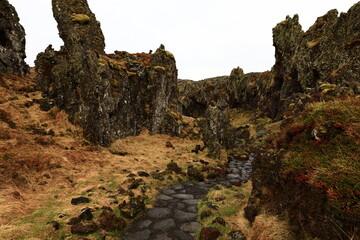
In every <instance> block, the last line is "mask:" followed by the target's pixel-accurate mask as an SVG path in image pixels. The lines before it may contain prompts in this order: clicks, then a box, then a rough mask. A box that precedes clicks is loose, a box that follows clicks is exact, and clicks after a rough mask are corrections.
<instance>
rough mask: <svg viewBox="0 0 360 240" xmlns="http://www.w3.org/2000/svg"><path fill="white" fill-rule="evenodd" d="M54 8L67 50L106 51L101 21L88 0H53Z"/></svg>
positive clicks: (60, 33)
mask: <svg viewBox="0 0 360 240" xmlns="http://www.w3.org/2000/svg"><path fill="white" fill-rule="evenodd" d="M52 8H53V14H54V17H55V19H56V21H57V23H58V29H59V35H60V37H61V38H62V40H63V41H64V44H65V48H66V49H67V50H71V51H82V50H95V51H97V52H98V53H101V54H104V53H105V52H104V49H105V41H104V35H103V33H102V31H101V28H100V22H98V21H97V20H96V17H95V14H94V13H93V12H92V11H91V10H90V8H89V4H88V3H87V1H86V0H67V1H64V0H52Z"/></svg>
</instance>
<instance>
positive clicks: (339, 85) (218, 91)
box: [179, 3, 360, 119]
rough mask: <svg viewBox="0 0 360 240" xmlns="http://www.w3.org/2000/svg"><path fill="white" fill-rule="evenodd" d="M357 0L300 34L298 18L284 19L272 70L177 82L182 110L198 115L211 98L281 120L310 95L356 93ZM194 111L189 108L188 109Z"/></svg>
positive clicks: (276, 31)
mask: <svg viewBox="0 0 360 240" xmlns="http://www.w3.org/2000/svg"><path fill="white" fill-rule="evenodd" d="M359 22H360V3H357V4H355V5H354V6H353V7H352V8H351V9H350V10H349V11H348V12H347V13H341V14H340V15H339V16H338V12H337V11H336V10H331V11H329V12H328V13H327V14H325V15H324V16H322V17H319V18H318V19H317V21H316V22H315V24H314V25H313V26H312V27H310V28H309V30H308V31H306V32H304V31H303V30H302V29H301V25H300V24H299V17H298V16H297V15H295V16H294V17H293V18H291V17H289V16H288V17H286V19H285V20H284V21H282V22H281V23H279V24H277V25H276V27H274V28H273V44H274V47H275V65H274V66H273V68H272V69H271V71H267V72H263V73H249V74H244V73H243V70H242V69H241V68H235V69H233V71H232V72H231V74H230V76H228V77H227V76H224V77H220V78H213V79H207V80H203V81H200V82H191V81H182V82H181V83H180V84H179V86H180V88H179V89H180V96H181V104H182V109H183V113H184V114H185V115H193V116H199V115H203V114H204V109H206V106H208V105H209V103H210V102H211V101H214V100H215V101H217V102H219V103H220V104H221V105H224V104H225V105H227V106H228V107H242V108H247V109H251V110H258V111H261V112H264V113H266V114H267V115H268V116H270V117H272V118H278V119H280V118H282V117H283V113H284V112H285V111H286V110H287V109H288V108H289V105H295V108H296V110H298V111H301V110H302V109H303V107H304V105H305V103H306V102H308V101H310V100H311V99H310V96H311V95H315V94H321V95H346V94H359V93H360V80H359V79H360V54H359V53H360V35H359V28H360V25H359ZM192 109H193V110H192Z"/></svg>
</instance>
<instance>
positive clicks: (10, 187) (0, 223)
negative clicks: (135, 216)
mask: <svg viewBox="0 0 360 240" xmlns="http://www.w3.org/2000/svg"><path fill="white" fill-rule="evenodd" d="M32 78H33V76H30V77H27V78H19V77H16V76H13V75H6V76H4V75H1V81H0V82H1V84H0V109H2V110H4V111H6V112H8V113H9V116H10V117H9V118H10V120H11V121H13V122H14V123H15V124H16V128H10V127H9V125H8V124H7V123H6V122H4V121H0V132H1V133H2V134H1V136H4V137H2V138H0V239H6V240H10V239H59V236H58V235H56V234H59V233H54V231H53V230H52V229H51V228H49V226H48V225H46V223H47V222H48V221H52V220H57V221H58V220H59V221H60V220H61V221H66V220H67V219H68V218H70V217H72V216H74V215H78V214H79V212H80V210H81V208H83V207H84V206H73V205H71V204H70V200H71V198H73V197H78V196H80V195H84V194H85V192H86V190H89V189H99V187H101V186H103V187H105V188H106V189H109V190H113V191H116V189H117V188H118V186H123V187H124V188H125V189H126V188H127V186H128V184H129V183H128V182H127V177H126V176H127V175H128V174H129V173H134V174H136V173H137V171H146V172H148V173H150V172H151V171H154V170H161V171H163V170H165V168H166V165H167V163H169V162H170V161H171V160H173V161H175V162H177V163H178V164H179V165H180V166H182V167H183V168H185V167H186V166H187V165H189V164H191V163H193V161H194V160H199V159H203V160H205V161H208V162H213V160H211V159H208V158H206V157H205V154H206V151H204V152H202V153H200V154H198V155H196V154H194V153H191V149H193V148H194V146H195V145H196V144H200V142H198V141H191V140H185V139H180V138H175V137H169V136H167V135H154V136H150V135H149V133H148V131H147V130H146V129H144V130H143V131H142V133H141V135H140V136H137V137H127V138H125V139H122V140H118V141H116V142H115V143H114V144H113V145H112V146H111V147H110V149H111V150H118V151H123V152H127V153H128V154H127V155H126V156H118V155H114V154H111V153H110V151H109V150H108V149H107V148H103V147H99V146H92V145H88V144H84V143H86V140H85V139H84V138H83V137H82V130H81V128H79V127H76V126H74V125H73V124H71V123H70V122H69V121H68V120H67V114H66V113H64V112H63V111H60V110H59V109H56V108H53V109H51V110H50V111H49V112H43V111H41V110H40V109H39V105H38V104H35V103H33V102H34V100H35V99H40V98H41V93H40V92H37V91H33V90H31V91H30V90H29V87H28V86H34V85H35V84H34V82H33V81H32ZM27 87H28V88H27ZM39 129H40V130H41V131H43V132H45V133H47V132H49V131H50V130H53V131H54V132H55V135H54V136H52V135H42V134H39V133H37V134H34V132H35V133H36V132H39ZM41 131H40V132H41ZM167 141H171V142H172V144H173V145H174V147H175V148H167V147H166V146H165V144H166V142H167ZM224 159H226V156H225V155H224ZM214 164H216V163H214ZM173 177H174V180H172V181H171V180H168V179H166V180H165V181H159V180H154V179H151V178H144V180H145V182H146V183H147V184H148V186H150V187H151V188H150V189H149V190H148V192H147V193H146V194H147V195H148V196H149V197H150V199H153V197H154V196H155V195H156V194H157V192H158V191H157V188H163V187H165V186H166V185H168V184H171V183H172V182H173V181H177V177H178V176H175V175H174V176H173ZM180 177H182V176H180ZM134 192H135V194H138V192H137V191H134ZM126 198H127V197H126V196H125V195H124V196H123V198H121V197H119V198H118V201H119V202H122V201H123V200H125V199H126ZM109 204H110V200H109V198H107V197H106V196H105V195H104V194H101V193H99V192H98V191H94V192H93V195H92V196H91V204H90V206H89V207H94V208H96V207H102V206H108V205H109ZM149 204H151V202H149ZM59 214H63V215H65V218H63V219H59V218H58V216H59ZM67 228H68V226H65V225H64V229H62V231H68V229H67Z"/></svg>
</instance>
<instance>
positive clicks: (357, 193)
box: [274, 97, 360, 223]
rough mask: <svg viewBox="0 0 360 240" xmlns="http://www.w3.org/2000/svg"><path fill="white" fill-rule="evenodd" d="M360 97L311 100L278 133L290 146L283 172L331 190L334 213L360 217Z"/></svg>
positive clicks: (283, 143)
mask: <svg viewBox="0 0 360 240" xmlns="http://www.w3.org/2000/svg"><path fill="white" fill-rule="evenodd" d="M359 106H360V98H359V97H343V98H336V99H333V100H331V101H327V102H317V103H313V104H311V105H309V106H308V107H307V109H305V111H304V112H303V113H302V114H301V115H300V116H297V117H295V118H294V119H292V121H291V123H290V124H288V125H287V126H286V127H285V128H284V129H283V132H282V134H281V135H280V136H278V137H277V138H276V139H275V141H274V142H275V144H276V145H277V148H282V149H283V150H285V151H286V154H285V155H284V162H285V167H284V169H283V175H284V176H285V177H293V178H294V179H295V181H296V182H298V183H301V182H304V183H307V184H309V185H311V186H313V187H314V188H318V189H320V190H322V191H324V193H325V194H326V196H327V197H328V199H329V201H330V205H331V208H332V211H333V213H334V214H335V215H336V216H337V217H339V218H341V219H344V220H346V221H349V222H354V223H356V222H357V221H358V220H359V219H360V184H359V183H360V107H359Z"/></svg>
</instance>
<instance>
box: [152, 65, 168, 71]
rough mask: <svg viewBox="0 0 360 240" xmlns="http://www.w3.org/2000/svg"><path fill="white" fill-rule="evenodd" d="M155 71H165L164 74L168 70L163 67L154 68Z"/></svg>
mask: <svg viewBox="0 0 360 240" xmlns="http://www.w3.org/2000/svg"><path fill="white" fill-rule="evenodd" d="M154 70H155V71H163V72H165V70H166V68H165V67H162V66H154Z"/></svg>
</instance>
